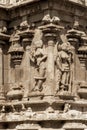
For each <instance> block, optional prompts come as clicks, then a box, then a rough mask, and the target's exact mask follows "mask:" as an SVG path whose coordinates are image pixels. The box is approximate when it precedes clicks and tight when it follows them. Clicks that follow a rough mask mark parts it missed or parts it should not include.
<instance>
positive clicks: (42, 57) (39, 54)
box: [33, 40, 47, 91]
mask: <svg viewBox="0 0 87 130" xmlns="http://www.w3.org/2000/svg"><path fill="white" fill-rule="evenodd" d="M35 45H36V48H35V52H34V54H33V58H34V62H35V67H36V70H37V72H38V74H37V75H36V76H35V77H34V78H35V81H36V84H35V87H34V89H33V90H34V91H42V89H43V86H42V84H43V81H44V80H45V74H46V59H47V54H46V51H45V49H44V48H43V43H42V41H41V40H39V41H37V42H36V43H35Z"/></svg>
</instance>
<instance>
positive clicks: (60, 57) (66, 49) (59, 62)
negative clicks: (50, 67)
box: [56, 42, 72, 92]
mask: <svg viewBox="0 0 87 130" xmlns="http://www.w3.org/2000/svg"><path fill="white" fill-rule="evenodd" d="M71 50H72V48H71V45H70V44H69V42H67V43H63V44H62V45H59V46H58V54H57V57H56V66H57V73H56V76H57V90H56V91H57V92H58V91H59V90H61V91H68V90H69V87H70V85H71V77H72V76H71V64H72V52H71Z"/></svg>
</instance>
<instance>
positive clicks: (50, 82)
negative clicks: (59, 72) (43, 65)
mask: <svg viewBox="0 0 87 130" xmlns="http://www.w3.org/2000/svg"><path fill="white" fill-rule="evenodd" d="M54 44H55V43H54V40H53V37H51V38H48V57H47V59H48V60H47V87H48V89H47V90H48V95H50V96H51V94H52V93H53V88H54Z"/></svg>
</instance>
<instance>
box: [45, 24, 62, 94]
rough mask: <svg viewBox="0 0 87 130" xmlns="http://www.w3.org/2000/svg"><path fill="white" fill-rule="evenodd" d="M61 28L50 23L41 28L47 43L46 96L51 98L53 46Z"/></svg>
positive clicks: (52, 92) (52, 86)
mask: <svg viewBox="0 0 87 130" xmlns="http://www.w3.org/2000/svg"><path fill="white" fill-rule="evenodd" d="M61 29H62V27H61V26H57V25H55V24H53V23H50V24H48V25H46V26H44V28H43V34H44V37H45V39H46V41H47V45H48V57H47V59H48V60H47V93H46V95H48V96H52V95H53V94H54V90H55V88H54V87H55V85H54V84H55V81H54V78H55V77H54V68H55V67H54V63H55V62H54V53H55V52H54V45H55V43H56V41H55V40H56V38H57V36H58V35H59V32H60V30H61Z"/></svg>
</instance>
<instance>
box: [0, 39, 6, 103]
mask: <svg viewBox="0 0 87 130" xmlns="http://www.w3.org/2000/svg"><path fill="white" fill-rule="evenodd" d="M3 44H4V42H3V41H0V101H3V100H5V97H4V88H3V82H4V68H3V66H4V63H3V50H2V49H3Z"/></svg>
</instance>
